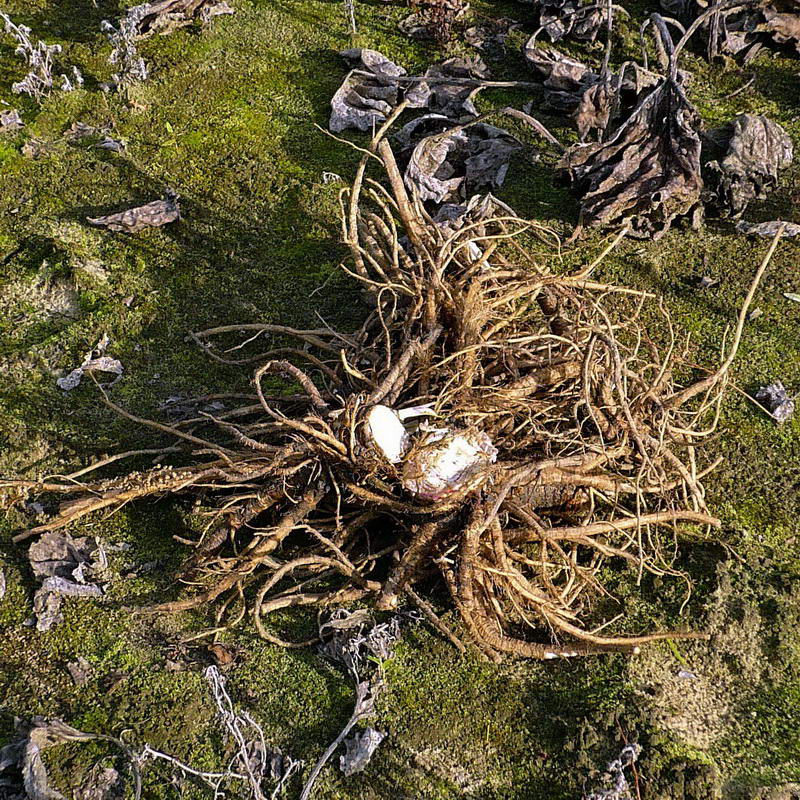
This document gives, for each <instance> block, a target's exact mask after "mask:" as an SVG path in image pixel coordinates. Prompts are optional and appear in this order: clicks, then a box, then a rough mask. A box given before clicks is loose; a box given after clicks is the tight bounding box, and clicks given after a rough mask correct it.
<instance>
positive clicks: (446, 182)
mask: <svg viewBox="0 0 800 800" xmlns="http://www.w3.org/2000/svg"><path fill="white" fill-rule="evenodd" d="M451 127H452V123H451V122H450V121H449V120H448V119H447V118H446V117H443V116H442V115H439V114H428V115H426V116H424V117H420V118H418V119H416V120H412V121H411V122H409V123H408V124H407V125H405V126H404V127H403V128H402V129H401V130H400V131H399V133H398V135H397V138H398V140H399V141H400V142H401V144H403V146H404V151H403V156H404V157H405V158H408V166H407V167H406V170H405V176H404V178H405V182H406V185H407V186H408V188H409V189H410V190H411V191H412V192H415V193H416V194H417V195H418V196H419V198H420V199H421V200H431V201H433V202H435V203H442V202H445V201H448V202H451V201H454V200H459V199H461V198H463V197H467V196H470V195H472V194H474V193H475V192H479V191H481V190H485V189H499V188H500V187H501V186H502V185H503V182H504V181H505V177H506V173H507V172H508V165H509V162H510V160H511V157H512V156H513V155H514V154H515V153H517V152H518V151H519V150H520V149H521V148H522V145H521V143H520V142H519V141H518V140H517V139H516V138H515V137H513V136H512V135H511V134H510V133H508V132H507V131H504V130H503V129H501V128H496V127H495V126H493V125H487V124H486V123H483V122H480V123H476V124H474V125H468V126H464V127H457V128H455V129H453V130H452V131H451V130H450V129H451ZM426 133H427V134H428V135H424V134H426ZM421 134H423V135H422V136H421ZM412 147H413V149H412ZM409 152H410V155H409Z"/></svg>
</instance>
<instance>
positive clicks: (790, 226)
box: [736, 220, 800, 239]
mask: <svg viewBox="0 0 800 800" xmlns="http://www.w3.org/2000/svg"><path fill="white" fill-rule="evenodd" d="M781 228H783V233H782V234H781V236H786V237H788V238H790V239H791V238H792V237H794V236H800V225H798V224H797V223H794V222H781V220H770V221H769V222H745V221H744V220H739V222H737V223H736V230H737V231H738V232H739V233H743V234H745V236H764V237H767V238H773V237H774V236H776V235H777V233H778V231H779V230H780V229H781Z"/></svg>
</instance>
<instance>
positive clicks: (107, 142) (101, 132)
mask: <svg viewBox="0 0 800 800" xmlns="http://www.w3.org/2000/svg"><path fill="white" fill-rule="evenodd" d="M110 134H111V126H110V125H102V126H100V127H96V126H95V125H89V124H88V123H86V122H73V123H72V125H70V126H69V128H67V130H66V131H65V132H64V138H65V139H66V140H67V141H68V142H75V143H77V142H83V140H84V139H94V140H95V141H94V142H92V143H91V144H92V146H93V147H98V148H100V149H102V150H110V151H112V152H114V153H122V152H123V151H124V150H125V145H124V143H123V142H121V141H118V140H117V139H114V138H112V137H111V135H110Z"/></svg>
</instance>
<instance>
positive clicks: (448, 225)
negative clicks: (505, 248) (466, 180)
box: [433, 193, 517, 261]
mask: <svg viewBox="0 0 800 800" xmlns="http://www.w3.org/2000/svg"><path fill="white" fill-rule="evenodd" d="M504 216H507V217H509V218H514V217H516V216H517V214H516V212H515V211H514V209H512V208H511V207H510V206H508V205H506V204H505V203H503V202H502V201H501V200H498V199H497V198H496V197H495V196H494V195H493V194H491V193H489V194H474V195H472V197H470V198H469V200H468V201H467V202H466V203H443V204H442V205H440V206H439V208H437V209H436V214H435V216H434V217H433V222H434V223H435V224H436V225H438V226H439V228H440V229H441V230H442V231H444V232H447V233H449V234H450V235H452V236H453V237H455V236H457V235H458V233H459V232H460V231H462V230H463V229H464V228H465V227H467V226H471V227H472V229H473V230H474V231H475V233H476V234H477V237H478V238H481V237H483V236H484V235H486V234H487V233H488V226H487V225H486V224H485V223H487V222H488V221H489V220H491V219H495V218H497V217H504ZM466 249H467V252H468V253H469V257H470V258H471V259H472V260H473V261H477V260H478V259H479V258H480V257H481V256H482V255H483V248H481V246H480V245H479V244H478V243H477V242H475V241H470V242H469V243H468V244H467V246H466Z"/></svg>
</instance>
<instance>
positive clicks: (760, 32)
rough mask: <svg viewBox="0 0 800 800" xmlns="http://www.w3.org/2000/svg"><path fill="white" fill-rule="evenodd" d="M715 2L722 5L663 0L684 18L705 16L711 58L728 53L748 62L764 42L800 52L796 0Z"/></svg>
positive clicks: (696, 0)
mask: <svg viewBox="0 0 800 800" xmlns="http://www.w3.org/2000/svg"><path fill="white" fill-rule="evenodd" d="M716 5H719V6H720V8H715V7H714V4H711V5H709V3H707V2H705V1H704V0H661V7H662V8H663V9H664V10H665V11H666V12H667V13H668V14H670V15H672V16H677V17H680V18H681V19H683V20H684V21H690V20H695V19H698V17H701V16H702V20H701V22H702V24H701V30H702V31H703V34H704V36H705V38H706V41H707V54H708V58H709V60H711V59H714V58H717V57H718V56H720V55H724V54H727V55H734V56H737V58H738V59H740V60H741V61H742V62H744V63H747V62H748V61H750V60H751V59H752V58H754V57H755V55H756V54H757V53H758V52H759V51H760V50H761V48H762V47H764V46H770V47H778V48H782V49H789V50H791V51H794V52H795V53H800V7H799V6H798V4H797V2H796V0H772V1H770V0H751V2H744V3H740V4H737V3H718V4H716Z"/></svg>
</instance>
